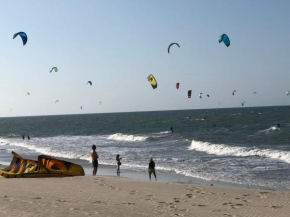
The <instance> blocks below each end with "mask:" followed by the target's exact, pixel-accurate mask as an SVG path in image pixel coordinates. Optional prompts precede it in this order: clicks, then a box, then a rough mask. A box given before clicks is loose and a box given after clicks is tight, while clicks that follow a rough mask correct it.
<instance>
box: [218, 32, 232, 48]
mask: <svg viewBox="0 0 290 217" xmlns="http://www.w3.org/2000/svg"><path fill="white" fill-rule="evenodd" d="M222 41H223V42H224V43H225V45H226V46H227V47H229V46H230V44H231V42H230V39H229V37H228V36H227V35H226V34H222V35H221V36H220V38H219V43H221V42H222Z"/></svg>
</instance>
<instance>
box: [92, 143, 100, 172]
mask: <svg viewBox="0 0 290 217" xmlns="http://www.w3.org/2000/svg"><path fill="white" fill-rule="evenodd" d="M96 148H97V147H96V146H95V145H93V146H92V150H91V158H92V163H93V167H94V170H93V176H95V175H96V174H97V171H98V166H99V162H98V158H99V156H98V153H97V152H96Z"/></svg>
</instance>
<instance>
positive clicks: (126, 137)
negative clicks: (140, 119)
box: [107, 133, 148, 142]
mask: <svg viewBox="0 0 290 217" xmlns="http://www.w3.org/2000/svg"><path fill="white" fill-rule="evenodd" d="M107 139H109V140H117V141H129V142H142V141H145V140H146V139H148V137H146V136H133V135H126V134H122V133H115V134H113V135H110V136H109V137H108V138H107Z"/></svg>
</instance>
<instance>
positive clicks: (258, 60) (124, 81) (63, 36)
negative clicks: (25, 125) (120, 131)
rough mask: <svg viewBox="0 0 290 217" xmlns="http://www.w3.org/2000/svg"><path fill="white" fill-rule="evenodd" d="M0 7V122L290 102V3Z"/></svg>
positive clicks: (128, 0) (126, 0)
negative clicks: (151, 80) (154, 85)
mask: <svg viewBox="0 0 290 217" xmlns="http://www.w3.org/2000/svg"><path fill="white" fill-rule="evenodd" d="M0 3H1V13H0V26H1V35H0V69H1V70H0V73H1V79H0V103H1V106H0V117H8V116H34V115H57V114H84V113H107V112H131V111H155V110H181V109H206V108H227V107H241V102H242V101H245V107H251V106H274V105H289V104H290V96H289V97H287V96H286V94H285V93H286V91H287V90H290V70H289V69H290V61H289V58H290V40H289V39H290V28H289V26H290V1H287V0H279V1H267V0H255V1H250V0H244V1H232V0H219V1H216V0H211V1H210V0H204V1H196V0H183V1H173V0H159V1H156V0H147V1H141V0H123V1H119V0H116V1H113V0H110V1H93V0H91V1H90V0H86V1H80V0H78V1H76V0H70V1H59V0H49V1H36V0H35V1H32V0H27V1H4V0H1V1H0ZM20 31H24V32H26V33H27V35H28V42H27V44H26V45H25V46H23V45H22V41H21V38H20V37H17V38H15V39H14V40H13V39H12V37H13V35H14V34H15V33H17V32H20ZM223 33H226V34H227V35H228V36H229V38H230V40H231V45H230V47H226V46H225V45H224V44H223V43H218V39H219V36H220V35H222V34H223ZM173 42H176V43H178V44H179V45H180V48H178V47H176V46H172V47H171V51H170V54H168V53H167V48H168V45H169V44H170V43H173ZM54 66H56V67H58V69H59V71H58V72H56V73H55V72H53V73H49V71H50V69H51V68H52V67H54ZM149 74H153V75H154V77H155V78H156V80H157V83H158V87H157V88H156V89H154V90H153V89H152V87H151V85H150V84H149V82H148V81H147V77H148V75H149ZM87 81H92V83H93V85H92V86H90V85H87ZM176 82H179V83H180V88H179V90H177V89H176V88H175V84H176ZM188 90H192V98H191V99H188V98H187V91H188ZM233 90H236V91H237V92H236V95H235V96H233V95H232V91H233ZM26 92H30V94H31V95H30V96H26ZM200 92H202V93H203V94H204V96H203V98H202V99H200V98H199V93H200ZM253 92H257V94H256V95H253ZM206 94H209V95H210V98H207V97H206V96H205V95H206ZM55 100H59V103H57V104H55V103H54V102H55ZM100 101H101V102H102V104H101V105H99V102H100ZM219 103H220V104H219ZM81 106H82V107H83V109H80V107H81ZM11 108H12V110H11ZM10 110H11V111H10Z"/></svg>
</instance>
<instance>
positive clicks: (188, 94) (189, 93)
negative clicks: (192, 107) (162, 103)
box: [187, 90, 191, 98]
mask: <svg viewBox="0 0 290 217" xmlns="http://www.w3.org/2000/svg"><path fill="white" fill-rule="evenodd" d="M187 97H188V98H191V90H189V91H188V93H187Z"/></svg>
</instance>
